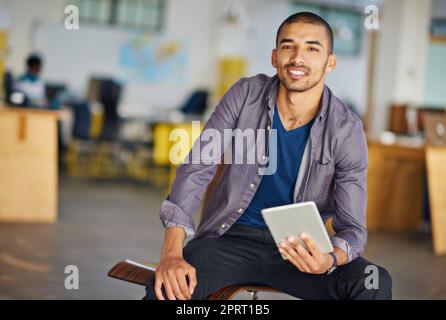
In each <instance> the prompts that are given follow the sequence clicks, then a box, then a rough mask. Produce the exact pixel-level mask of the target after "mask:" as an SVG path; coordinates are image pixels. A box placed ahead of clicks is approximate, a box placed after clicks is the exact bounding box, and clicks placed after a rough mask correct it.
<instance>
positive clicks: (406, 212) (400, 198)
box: [367, 139, 426, 231]
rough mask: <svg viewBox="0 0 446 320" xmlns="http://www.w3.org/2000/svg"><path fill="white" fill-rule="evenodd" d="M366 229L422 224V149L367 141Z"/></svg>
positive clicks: (399, 228)
mask: <svg viewBox="0 0 446 320" xmlns="http://www.w3.org/2000/svg"><path fill="white" fill-rule="evenodd" d="M368 148H369V166H368V172H367V198H368V199H367V228H368V230H370V231H373V230H392V231H402V230H411V229H412V230H413V229H416V228H417V227H419V225H420V223H421V221H422V210H423V194H424V193H423V191H424V189H423V186H424V177H425V174H426V173H425V172H426V169H425V168H426V165H425V151H424V146H420V145H418V146H410V145H405V144H399V143H395V144H391V145H386V144H382V143H380V142H378V141H376V140H373V139H368Z"/></svg>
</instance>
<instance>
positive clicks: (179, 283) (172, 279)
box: [154, 226, 197, 300]
mask: <svg viewBox="0 0 446 320" xmlns="http://www.w3.org/2000/svg"><path fill="white" fill-rule="evenodd" d="M185 237H186V232H185V229H184V228H183V227H179V226H178V227H168V228H166V232H165V237H164V243H163V248H162V250H161V259H160V263H159V264H158V267H157V268H156V272H155V287H154V289H155V294H156V296H157V298H158V299H160V300H164V296H163V294H162V291H161V288H162V287H163V286H164V290H165V292H166V295H167V298H168V299H169V300H176V299H179V300H186V299H190V298H191V297H192V294H193V291H194V289H195V286H196V285H197V278H196V272H195V268H194V267H193V266H191V265H190V264H189V263H187V262H186V260H184V258H183V245H184V240H185ZM186 277H188V278H189V283H187V281H186Z"/></svg>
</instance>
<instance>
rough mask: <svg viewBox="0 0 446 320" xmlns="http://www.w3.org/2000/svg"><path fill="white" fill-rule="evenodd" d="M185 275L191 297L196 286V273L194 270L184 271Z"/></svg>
mask: <svg viewBox="0 0 446 320" xmlns="http://www.w3.org/2000/svg"><path fill="white" fill-rule="evenodd" d="M186 275H187V276H188V278H189V292H190V295H191V296H192V295H193V294H194V290H195V287H196V286H197V273H196V270H195V268H189V269H186Z"/></svg>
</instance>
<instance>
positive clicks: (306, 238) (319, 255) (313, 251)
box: [300, 233, 323, 262]
mask: <svg viewBox="0 0 446 320" xmlns="http://www.w3.org/2000/svg"><path fill="white" fill-rule="evenodd" d="M300 237H301V239H302V240H303V241H304V243H305V245H306V246H307V248H308V250H309V251H310V253H311V255H312V256H313V257H314V259H316V261H319V262H321V261H323V256H322V253H321V252H320V250H319V248H318V247H317V246H316V244H315V243H314V241H313V240H312V239H311V238H310V236H308V235H307V234H306V233H302V234H301V235H300Z"/></svg>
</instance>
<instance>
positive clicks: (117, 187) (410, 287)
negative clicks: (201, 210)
mask: <svg viewBox="0 0 446 320" xmlns="http://www.w3.org/2000/svg"><path fill="white" fill-rule="evenodd" d="M59 185H60V194H59V199H60V202H59V221H58V223H57V224H54V225H41V224H8V223H1V224H0V299H55V298H59V299H140V298H142V296H143V294H144V290H143V288H142V287H140V286H136V285H132V284H127V283H123V282H121V281H117V280H114V279H110V278H108V277H107V276H106V273H107V271H108V270H109V269H110V268H111V267H112V266H113V265H114V263H116V262H117V261H119V260H121V259H124V258H129V259H133V260H151V261H157V260H158V254H159V250H160V248H161V245H162V239H163V228H162V226H161V223H160V220H159V217H158V210H159V206H160V204H161V202H162V200H163V197H164V190H165V189H164V188H161V187H154V186H153V187H147V186H146V187H143V186H138V185H134V184H130V183H117V182H113V183H110V182H109V183H106V182H97V181H87V180H81V179H73V178H61V181H60V184H59ZM365 255H366V257H367V258H368V259H370V260H372V261H373V262H375V263H377V264H380V265H382V266H384V267H386V268H387V269H388V270H389V272H390V273H391V275H392V277H393V283H394V293H393V294H394V298H395V299H446V273H445V271H446V257H435V256H434V255H433V254H432V247H431V241H430V238H429V236H428V235H423V234H419V233H417V232H412V233H407V234H386V233H371V234H369V241H368V246H367V250H366V254H365ZM67 265H76V266H77V267H78V269H79V279H80V284H79V289H78V290H67V289H65V286H64V281H65V277H66V276H67V275H66V274H65V273H64V270H65V267H66V266H67ZM238 298H249V294H242V295H240V296H239V297H238ZM259 298H261V299H262V298H267V299H290V298H291V297H289V296H286V295H283V294H267V293H264V294H260V295H259Z"/></svg>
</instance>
